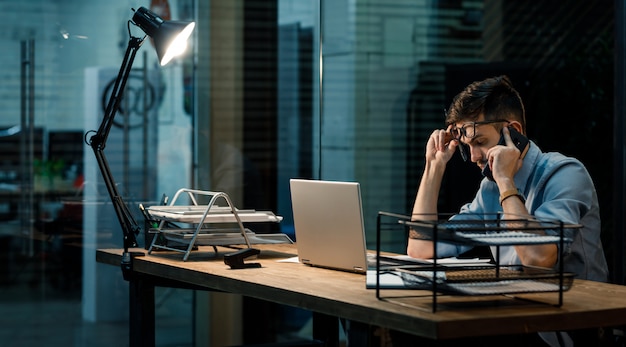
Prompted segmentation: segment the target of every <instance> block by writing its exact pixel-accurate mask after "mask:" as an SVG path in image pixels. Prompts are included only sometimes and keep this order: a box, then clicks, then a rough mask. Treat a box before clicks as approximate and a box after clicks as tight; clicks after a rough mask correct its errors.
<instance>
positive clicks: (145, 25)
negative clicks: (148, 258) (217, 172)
mask: <svg viewBox="0 0 626 347" xmlns="http://www.w3.org/2000/svg"><path fill="white" fill-rule="evenodd" d="M132 10H133V11H134V12H135V13H134V15H133V19H132V20H129V21H128V24H127V25H128V36H129V37H130V39H129V41H128V47H127V49H126V53H125V54H124V60H123V61H122V65H121V66H120V71H119V73H118V75H117V79H116V80H115V84H114V86H113V89H112V92H111V96H110V99H109V101H108V103H107V106H106V109H105V113H104V117H103V118H102V123H101V124H100V127H99V128H98V131H97V132H96V133H95V134H94V135H93V136H91V138H90V139H89V140H88V141H87V143H88V144H89V146H91V147H92V149H93V152H94V154H95V156H96V160H97V162H98V167H99V168H100V172H101V173H102V178H103V179H104V183H105V185H106V187H107V190H108V192H109V196H110V198H111V202H112V203H113V207H114V208H115V213H116V215H117V218H118V220H119V223H120V225H121V226H122V232H123V233H124V253H123V254H122V264H121V266H122V273H123V275H124V279H126V280H128V276H130V273H131V271H130V270H132V259H133V256H136V255H143V252H132V253H131V252H129V248H131V247H137V238H136V236H137V235H138V234H139V232H140V231H141V229H140V227H139V225H138V224H137V221H135V219H134V218H133V216H132V215H131V213H130V211H129V209H128V206H127V205H126V203H125V202H124V200H123V199H122V196H121V195H120V194H119V192H118V190H117V185H116V183H115V180H114V179H113V175H112V174H111V170H110V168H109V164H108V162H107V160H106V157H105V156H104V148H105V147H106V141H107V138H108V136H109V131H110V130H111V126H112V125H113V119H114V118H115V114H116V113H117V111H118V109H119V107H120V101H121V100H122V97H123V96H124V88H125V87H126V81H127V80H128V76H129V74H130V71H131V68H132V65H133V61H134V60H135V55H136V53H137V50H138V49H139V48H140V47H141V45H142V44H143V42H144V40H145V38H146V37H147V36H150V37H152V40H153V42H154V47H155V49H156V52H157V57H158V58H159V63H160V64H161V66H164V65H165V64H167V63H168V62H170V60H172V58H174V57H175V56H177V55H180V54H182V53H183V52H184V51H185V48H186V47H187V39H188V38H189V36H190V35H191V33H192V32H193V29H194V27H195V23H194V22H179V21H164V20H163V19H162V18H161V17H159V16H158V15H156V14H155V13H154V12H152V11H150V10H148V9H146V8H145V7H140V8H139V9H138V10H136V11H135V10H134V9H132ZM131 24H133V25H135V26H138V27H139V28H141V29H142V30H143V32H144V33H145V34H146V35H144V36H143V37H141V38H140V37H134V36H133V35H132V34H131V32H130V25H131ZM90 133H93V130H91V131H89V132H87V134H85V138H87V135H89V134H90Z"/></svg>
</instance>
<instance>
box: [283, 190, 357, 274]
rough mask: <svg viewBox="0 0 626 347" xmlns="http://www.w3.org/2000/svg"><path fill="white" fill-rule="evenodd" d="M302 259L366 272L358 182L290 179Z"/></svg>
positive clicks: (296, 231) (305, 261)
mask: <svg viewBox="0 0 626 347" xmlns="http://www.w3.org/2000/svg"><path fill="white" fill-rule="evenodd" d="M290 188H291V203H292V209H293V219H294V226H295V235H296V246H297V248H298V256H299V258H300V262H302V263H304V264H308V265H312V266H319V267H327V268H333V269H338V270H344V271H354V272H363V273H364V272H365V271H366V270H367V255H366V244H365V230H364V225H363V212H362V206H361V192H360V186H359V183H356V182H340V181H321V180H302V179H291V180H290Z"/></svg>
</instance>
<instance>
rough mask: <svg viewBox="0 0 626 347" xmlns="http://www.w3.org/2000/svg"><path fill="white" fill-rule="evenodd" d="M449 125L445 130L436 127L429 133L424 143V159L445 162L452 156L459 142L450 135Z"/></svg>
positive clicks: (450, 126)
mask: <svg viewBox="0 0 626 347" xmlns="http://www.w3.org/2000/svg"><path fill="white" fill-rule="evenodd" d="M451 128H452V125H449V126H448V128H447V129H446V130H443V129H438V130H435V131H433V133H432V134H430V138H429V139H428V143H427V144H426V161H427V162H442V163H444V164H445V163H447V162H448V161H450V159H451V158H452V155H453V154H454V151H455V150H456V148H457V147H458V146H459V142H458V141H457V140H455V139H454V138H453V137H452V134H451V133H450V129H451Z"/></svg>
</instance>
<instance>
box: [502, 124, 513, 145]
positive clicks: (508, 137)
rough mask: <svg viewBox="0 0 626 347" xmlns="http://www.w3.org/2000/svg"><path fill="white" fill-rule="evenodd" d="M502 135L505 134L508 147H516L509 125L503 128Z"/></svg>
mask: <svg viewBox="0 0 626 347" xmlns="http://www.w3.org/2000/svg"><path fill="white" fill-rule="evenodd" d="M502 136H504V142H505V143H506V146H507V147H511V146H513V147H515V144H514V143H513V140H512V139H511V133H510V132H509V127H504V128H502Z"/></svg>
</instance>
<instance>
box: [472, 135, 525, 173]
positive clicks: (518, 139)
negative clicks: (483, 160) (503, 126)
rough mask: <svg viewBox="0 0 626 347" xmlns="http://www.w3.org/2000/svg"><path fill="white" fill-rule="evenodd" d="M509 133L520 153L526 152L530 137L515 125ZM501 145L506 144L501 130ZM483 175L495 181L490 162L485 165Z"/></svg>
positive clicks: (499, 142)
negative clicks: (516, 128)
mask: <svg viewBox="0 0 626 347" xmlns="http://www.w3.org/2000/svg"><path fill="white" fill-rule="evenodd" d="M509 134H510V135H511V140H513V144H514V145H515V147H517V149H519V151H520V153H522V154H523V153H524V151H525V150H526V147H527V146H528V138H526V136H524V135H522V134H521V133H520V132H519V131H517V130H515V128H513V127H511V126H510V127H509ZM498 144H499V145H503V146H506V141H505V140H504V135H503V134H502V131H500V141H498ZM483 176H485V177H487V178H488V179H489V180H491V181H493V174H492V173H491V168H490V167H489V164H487V165H485V168H484V169H483Z"/></svg>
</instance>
